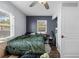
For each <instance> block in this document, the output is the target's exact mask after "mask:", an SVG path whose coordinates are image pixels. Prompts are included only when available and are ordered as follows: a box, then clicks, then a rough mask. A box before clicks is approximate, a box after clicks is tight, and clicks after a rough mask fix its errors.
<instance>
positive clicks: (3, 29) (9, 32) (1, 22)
mask: <svg viewBox="0 0 79 59" xmlns="http://www.w3.org/2000/svg"><path fill="white" fill-rule="evenodd" d="M12 36H14V18H13V16H12V14H10V13H8V12H6V11H3V10H1V9H0V40H4V39H5V38H9V37H12Z"/></svg>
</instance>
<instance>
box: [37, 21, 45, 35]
mask: <svg viewBox="0 0 79 59" xmlns="http://www.w3.org/2000/svg"><path fill="white" fill-rule="evenodd" d="M38 22H44V23H45V25H46V27H45V28H46V29H45V31H43V32H40V31H39V29H38ZM37 33H41V34H46V33H47V20H37Z"/></svg>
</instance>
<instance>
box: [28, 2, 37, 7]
mask: <svg viewBox="0 0 79 59" xmlns="http://www.w3.org/2000/svg"><path fill="white" fill-rule="evenodd" d="M36 3H37V1H34V2H32V3H31V5H30V6H29V7H33V6H34V5H35V4H36Z"/></svg>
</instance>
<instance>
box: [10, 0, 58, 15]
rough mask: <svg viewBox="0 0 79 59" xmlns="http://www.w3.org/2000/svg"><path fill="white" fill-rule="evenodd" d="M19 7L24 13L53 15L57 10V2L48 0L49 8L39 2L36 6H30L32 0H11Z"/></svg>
mask: <svg viewBox="0 0 79 59" xmlns="http://www.w3.org/2000/svg"><path fill="white" fill-rule="evenodd" d="M11 3H12V4H14V5H15V6H16V7H17V8H19V9H20V10H21V11H22V12H23V13H25V14H26V15H30V16H52V15H53V14H54V13H55V12H56V11H57V2H56V1H48V4H49V8H50V9H48V10H47V9H45V7H44V6H43V5H41V4H39V3H37V4H36V5H35V6H34V7H29V5H30V4H31V3H32V1H11Z"/></svg>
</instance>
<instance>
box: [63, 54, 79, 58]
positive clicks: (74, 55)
mask: <svg viewBox="0 0 79 59" xmlns="http://www.w3.org/2000/svg"><path fill="white" fill-rule="evenodd" d="M61 58H79V54H71V55H67V54H66V55H61Z"/></svg>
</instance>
